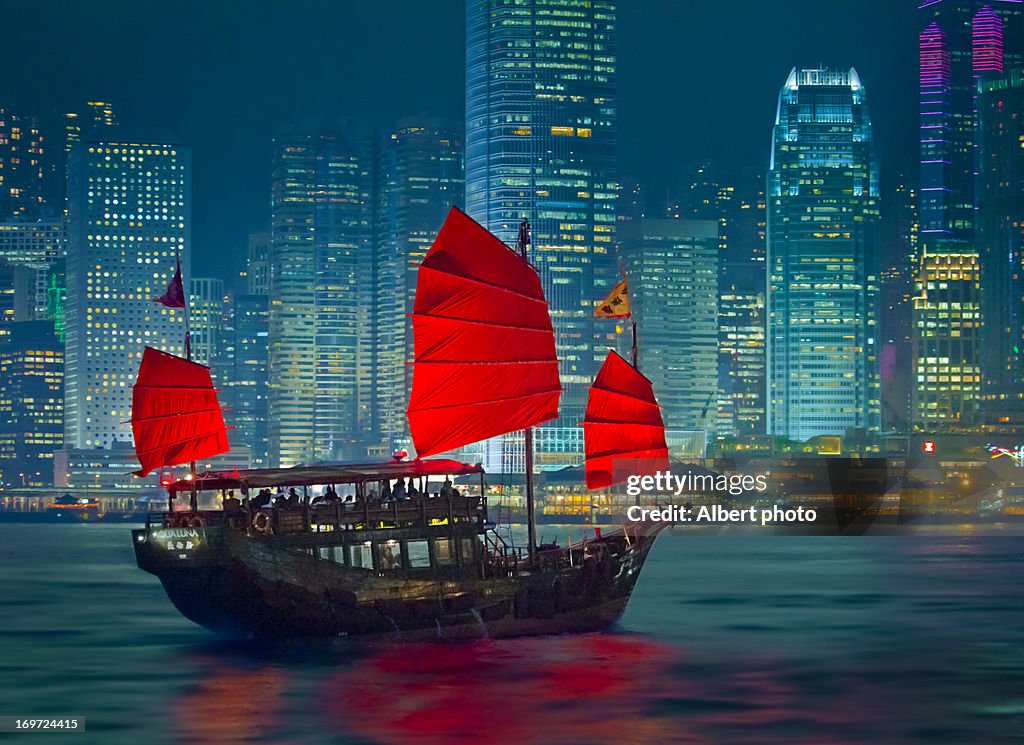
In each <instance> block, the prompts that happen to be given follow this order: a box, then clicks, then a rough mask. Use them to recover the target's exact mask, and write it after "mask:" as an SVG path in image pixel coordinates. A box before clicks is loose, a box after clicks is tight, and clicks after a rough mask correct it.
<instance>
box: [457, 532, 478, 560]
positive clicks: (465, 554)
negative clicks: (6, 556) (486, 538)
mask: <svg viewBox="0 0 1024 745" xmlns="http://www.w3.org/2000/svg"><path fill="white" fill-rule="evenodd" d="M474 543H475V541H474V540H473V539H472V538H461V539H459V545H460V546H459V550H460V551H461V552H462V563H463V564H475V563H476V555H475V554H474V552H473V544H474Z"/></svg>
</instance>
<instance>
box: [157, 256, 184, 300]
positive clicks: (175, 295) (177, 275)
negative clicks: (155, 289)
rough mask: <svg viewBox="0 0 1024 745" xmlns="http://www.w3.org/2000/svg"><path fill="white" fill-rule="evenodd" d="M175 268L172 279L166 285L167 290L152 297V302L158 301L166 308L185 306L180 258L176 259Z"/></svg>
mask: <svg viewBox="0 0 1024 745" xmlns="http://www.w3.org/2000/svg"><path fill="white" fill-rule="evenodd" d="M176 262H177V268H176V269H175V270H174V279H172V280H171V282H170V284H168V285H167V292H165V293H164V294H163V295H161V296H160V297H155V298H153V302H154V303H160V305H164V306H166V307H168V308H184V307H185V287H184V286H183V285H182V283H181V259H180V258H178V259H176Z"/></svg>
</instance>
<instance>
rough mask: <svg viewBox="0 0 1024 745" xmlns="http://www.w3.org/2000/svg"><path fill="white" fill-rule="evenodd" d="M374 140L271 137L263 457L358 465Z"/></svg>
mask: <svg viewBox="0 0 1024 745" xmlns="http://www.w3.org/2000/svg"><path fill="white" fill-rule="evenodd" d="M372 163H373V153H372V140H371V139H370V138H369V137H367V136H366V135H365V134H364V133H362V131H361V130H360V129H359V128H358V127H355V126H354V125H352V124H351V123H347V122H338V123H335V124H334V125H331V126H327V127H308V128H304V129H290V130H287V131H282V132H281V133H279V134H278V136H277V137H275V138H274V155H273V164H272V175H271V229H270V246H269V262H270V318H269V334H270V336H269V365H270V367H269V374H270V450H271V456H270V457H271V460H272V461H273V463H274V464H275V465H279V466H282V467H288V466H294V465H297V464H300V463H308V462H312V461H316V460H344V459H353V458H359V457H363V456H364V454H365V448H366V445H367V443H368V442H370V441H371V440H373V439H374V438H373V426H372V425H373V422H372V414H373V412H372V404H373V390H372V382H373V378H372V364H371V363H372V340H373V338H372V326H371V318H370V314H371V306H372V297H373V282H372V280H373V261H372V248H371V247H372V199H371V188H372V175H371V170H372Z"/></svg>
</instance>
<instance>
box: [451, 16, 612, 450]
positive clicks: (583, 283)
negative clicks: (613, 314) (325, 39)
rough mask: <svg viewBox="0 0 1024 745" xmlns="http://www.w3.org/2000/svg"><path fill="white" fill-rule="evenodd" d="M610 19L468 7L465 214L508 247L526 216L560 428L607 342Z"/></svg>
mask: <svg viewBox="0 0 1024 745" xmlns="http://www.w3.org/2000/svg"><path fill="white" fill-rule="evenodd" d="M615 15H616V1H615V0H468V3H467V26H466V29H467V41H466V43H467V46H466V211H467V212H468V213H469V215H470V216H471V217H473V218H474V219H475V220H477V221H478V222H480V223H481V224H483V225H484V226H485V227H486V228H488V229H489V230H490V231H491V232H492V233H494V234H495V235H497V236H498V237H499V238H501V239H502V240H503V241H505V242H506V243H508V244H509V245H513V246H514V245H515V241H516V236H517V231H518V226H519V221H520V220H521V219H522V218H524V217H525V218H529V219H530V221H531V224H532V227H533V236H532V237H533V245H532V252H531V259H532V261H533V264H534V265H535V266H536V267H537V269H538V271H539V272H540V276H541V280H542V282H543V284H544V290H545V293H546V295H547V298H548V301H549V303H550V308H551V318H552V321H553V324H554V329H555V342H556V345H557V349H558V357H559V360H560V361H561V377H562V386H563V394H562V401H561V419H560V420H559V421H558V422H557V424H559V425H560V426H562V427H569V428H577V425H578V423H579V422H580V421H582V419H583V414H584V409H585V406H586V399H587V389H588V387H589V385H590V383H591V382H592V381H593V378H594V376H595V375H596V373H597V370H598V368H599V367H600V364H601V362H602V361H603V359H604V356H605V354H606V350H607V348H608V347H609V346H614V345H615V339H614V329H613V328H612V327H610V325H609V324H607V323H600V322H599V321H597V319H595V317H594V307H595V305H596V302H597V301H598V300H599V299H600V297H601V295H602V293H603V292H605V291H606V290H607V289H608V288H609V287H610V286H611V285H612V284H614V281H615V279H616V277H617V275H618V270H617V268H616V266H615V260H614V256H613V253H614V247H615V224H616V220H615V205H616V106H617V103H616V95H617V94H616V74H617V73H616V70H617V64H616V46H615V45H616V18H615ZM541 447H543V446H542V445H538V449H540V448H541Z"/></svg>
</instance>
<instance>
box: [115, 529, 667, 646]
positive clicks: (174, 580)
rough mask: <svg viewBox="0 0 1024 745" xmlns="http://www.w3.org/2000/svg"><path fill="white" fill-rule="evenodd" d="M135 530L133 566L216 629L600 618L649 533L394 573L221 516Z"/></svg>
mask: <svg viewBox="0 0 1024 745" xmlns="http://www.w3.org/2000/svg"><path fill="white" fill-rule="evenodd" d="M175 534H177V535H175ZM167 537H169V538H170V540H171V545H172V549H171V550H168V548H167V540H166V539H167ZM133 538H134V540H133V544H134V546H135V551H136V558H137V561H138V564H139V567H140V568H142V569H144V570H146V571H148V572H151V573H152V574H155V575H156V576H157V577H158V578H159V579H160V581H161V583H162V584H163V586H164V589H165V590H166V592H167V595H168V597H169V598H170V599H171V601H172V602H173V603H174V605H175V606H176V607H177V608H178V610H179V611H180V612H181V613H182V614H183V615H184V616H185V617H187V618H189V619H190V620H192V621H194V622H195V623H197V624H199V625H201V626H204V627H206V628H208V629H211V630H213V631H215V632H218V633H222V634H226V635H231V636H241V637H248V636H258V637H292V636H311V637H337V636H367V635H389V636H397V637H399V638H403V639H406V638H407V639H423V638H431V639H437V638H442V639H459V638H479V637H494V638H497V637H510V636H526V635H542V634H558V633H565V632H588V631H597V630H600V629H604V628H607V627H608V626H610V625H611V624H613V623H615V621H616V620H617V619H618V618H619V617H620V616H621V614H622V612H623V611H624V610H625V608H626V604H627V602H628V601H629V597H630V594H631V593H632V591H633V587H634V585H635V584H636V581H637V579H638V577H639V575H640V570H641V568H642V567H643V564H644V561H645V560H646V558H647V555H648V553H649V551H650V549H651V547H652V545H653V543H654V540H655V538H656V533H653V534H649V535H646V536H636V537H632V536H630V538H629V539H628V540H627V539H626V538H625V537H624V536H623V534H622V533H618V534H617V535H614V536H608V537H607V538H602V539H600V540H594V541H591V542H590V543H589V544H588V548H587V549H583V548H581V547H575V548H577V549H578V550H577V551H576V552H574V556H573V557H571V558H568V561H569V562H570V563H569V564H568V565H566V562H565V559H566V558H567V557H568V554H567V553H566V552H565V551H564V550H562V551H560V552H558V553H557V555H556V553H555V552H551V553H550V554H548V555H547V559H549V560H545V554H541V555H540V557H541V558H540V561H539V562H538V563H537V564H536V565H534V568H532V569H527V568H522V567H520V568H519V569H518V571H497V572H495V571H491V570H490V569H489V568H488V566H487V564H486V562H484V563H481V564H480V565H477V566H464V567H459V568H457V569H452V570H451V571H448V572H438V571H436V570H434V569H427V570H424V571H421V572H412V571H410V572H401V573H393V572H374V571H371V570H361V569H353V568H351V567H348V566H345V565H343V564H336V563H334V562H332V561H325V560H323V559H321V558H319V548H317V547H312V548H310V547H309V546H308V545H296V544H295V542H289V541H286V540H280V539H274V538H272V537H271V538H266V537H255V536H251V535H246V534H245V533H239V532H236V531H231V530H228V529H223V528H220V527H199V528H194V529H176V530H172V531H171V532H170V533H169V532H168V530H167V529H160V528H153V529H147V530H136V531H133ZM309 538H310V537H308V536H307V537H306V540H304V541H303V543H305V544H308V543H309V540H308V539H309ZM314 538H315V537H314ZM175 546H178V547H181V548H180V550H179V548H175ZM556 558H557V559H558V560H557V561H556V560H555V559H556ZM440 575H443V576H440Z"/></svg>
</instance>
